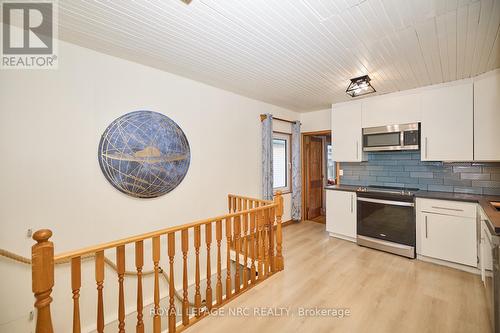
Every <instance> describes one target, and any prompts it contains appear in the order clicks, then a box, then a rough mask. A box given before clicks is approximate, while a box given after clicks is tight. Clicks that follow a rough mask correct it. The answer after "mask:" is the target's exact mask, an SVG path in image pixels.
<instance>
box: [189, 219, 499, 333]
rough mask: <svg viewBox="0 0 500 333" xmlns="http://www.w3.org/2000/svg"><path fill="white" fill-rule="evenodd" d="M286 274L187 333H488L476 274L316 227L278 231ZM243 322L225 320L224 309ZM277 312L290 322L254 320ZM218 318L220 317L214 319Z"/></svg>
mask: <svg viewBox="0 0 500 333" xmlns="http://www.w3.org/2000/svg"><path fill="white" fill-rule="evenodd" d="M283 231H284V254H285V270H284V271H283V272H280V273H278V274H275V275H274V276H272V277H271V278H269V279H268V280H267V281H264V282H263V283H261V284H259V285H257V286H256V287H255V288H252V289H250V290H249V291H247V292H246V293H244V294H243V295H241V296H239V297H238V298H236V299H234V300H233V301H232V302H230V303H229V304H227V305H226V306H225V307H224V311H225V312H226V315H225V317H224V318H220V317H217V316H213V315H212V316H209V317H207V318H205V319H203V320H201V321H200V322H199V323H197V324H195V325H193V326H192V327H190V328H189V329H188V330H187V332H204V333H207V332H217V333H220V332H238V333H242V332H259V333H263V332H419V333H422V332H439V333H443V332H453V333H458V332H475V333H480V332H489V331H490V329H491V328H490V324H489V321H488V315H487V307H486V300H485V294H484V289H483V286H482V283H481V279H480V277H479V276H478V275H474V274H471V273H466V272H462V271H458V270H455V269H452V268H447V267H443V266H439V265H436V264H432V263H427V262H422V261H417V260H410V259H406V258H402V257H399V256H395V255H391V254H388V253H384V252H379V251H376V250H372V249H367V248H363V247H359V246H357V245H356V244H354V243H351V242H347V241H343V240H338V239H335V238H329V237H328V235H327V233H326V232H325V226H324V225H322V224H318V223H315V222H307V221H306V222H302V223H298V224H292V225H290V226H287V227H286V228H284V229H283ZM238 307H242V308H248V309H249V312H250V314H251V315H250V316H228V315H227V313H228V312H229V308H233V309H237V308H238ZM257 307H284V308H287V309H289V310H290V315H289V316H281V317H279V316H275V317H272V316H254V315H253V311H254V310H253V309H254V308H257ZM300 307H305V308H314V307H319V308H348V309H349V310H350V311H351V315H350V316H349V317H344V318H334V317H301V316H299V315H298V309H299V308H300ZM219 315H220V313H219Z"/></svg>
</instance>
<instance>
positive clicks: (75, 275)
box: [71, 257, 82, 333]
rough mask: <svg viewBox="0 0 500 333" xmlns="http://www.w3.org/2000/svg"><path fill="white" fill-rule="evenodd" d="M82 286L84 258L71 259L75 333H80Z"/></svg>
mask: <svg viewBox="0 0 500 333" xmlns="http://www.w3.org/2000/svg"><path fill="white" fill-rule="evenodd" d="M81 286H82V258H81V257H76V258H71V290H72V291H73V333H80V332H81V326H80V304H79V299H80V288H81Z"/></svg>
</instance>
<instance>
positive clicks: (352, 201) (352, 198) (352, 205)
mask: <svg viewBox="0 0 500 333" xmlns="http://www.w3.org/2000/svg"><path fill="white" fill-rule="evenodd" d="M353 201H354V200H353V195H352V194H351V213H352V212H353Z"/></svg>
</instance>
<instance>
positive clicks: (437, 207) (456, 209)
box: [432, 206, 464, 212]
mask: <svg viewBox="0 0 500 333" xmlns="http://www.w3.org/2000/svg"><path fill="white" fill-rule="evenodd" d="M432 208H434V209H445V210H453V211H455V212H463V211H464V210H463V209H458V208H447V207H439V206H432Z"/></svg>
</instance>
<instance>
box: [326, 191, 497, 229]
mask: <svg viewBox="0 0 500 333" xmlns="http://www.w3.org/2000/svg"><path fill="white" fill-rule="evenodd" d="M358 188H359V186H351V185H330V186H326V187H325V189H326V190H334V191H348V192H356V190H357V189H358ZM415 197H416V198H425V199H437V200H452V201H464V202H474V203H477V204H479V205H480V206H481V208H482V209H483V211H484V213H485V214H486V215H487V216H488V220H489V221H490V227H491V229H492V230H491V231H493V232H495V233H496V234H497V235H500V211H498V210H496V209H495V207H493V206H492V205H491V204H490V201H498V202H500V196H492V195H480V194H465V193H453V192H436V191H417V192H416V193H415Z"/></svg>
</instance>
